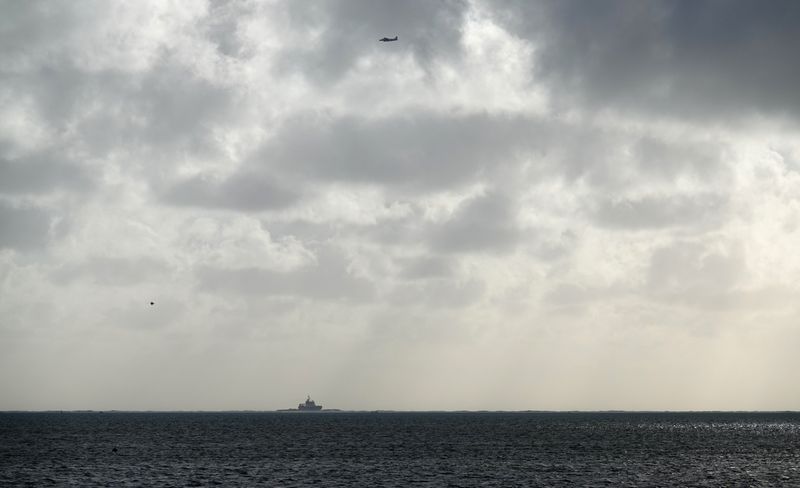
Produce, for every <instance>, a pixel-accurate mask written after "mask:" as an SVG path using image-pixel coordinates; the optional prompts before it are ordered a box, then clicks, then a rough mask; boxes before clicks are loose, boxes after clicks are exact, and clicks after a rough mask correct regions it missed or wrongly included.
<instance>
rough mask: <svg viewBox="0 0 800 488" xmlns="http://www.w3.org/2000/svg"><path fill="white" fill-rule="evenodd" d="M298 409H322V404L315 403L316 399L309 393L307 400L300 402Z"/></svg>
mask: <svg viewBox="0 0 800 488" xmlns="http://www.w3.org/2000/svg"><path fill="white" fill-rule="evenodd" d="M297 409H298V410H302V411H304V412H316V411H319V410H322V405H317V404H316V403H314V400H312V399H311V395H309V396H308V398H306V402H305V403H301V404H299V405H298V406H297Z"/></svg>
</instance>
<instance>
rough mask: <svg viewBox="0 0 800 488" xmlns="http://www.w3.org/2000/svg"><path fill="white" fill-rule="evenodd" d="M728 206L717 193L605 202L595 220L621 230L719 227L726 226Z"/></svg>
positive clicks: (599, 206)
mask: <svg viewBox="0 0 800 488" xmlns="http://www.w3.org/2000/svg"><path fill="white" fill-rule="evenodd" d="M726 204H727V199H726V198H725V197H723V196H720V195H714V194H699V195H687V196H681V195H670V196H658V195H649V196H645V197H641V198H622V199H618V198H614V199H603V200H600V201H599V202H598V205H597V208H596V209H595V210H594V213H593V215H592V217H593V219H594V221H595V222H597V223H598V224H599V225H601V226H604V227H610V228H621V229H658V228H666V227H687V226H697V225H703V224H705V225H708V226H715V225H720V224H721V223H722V221H723V217H724V213H725V211H726V209H727V207H726Z"/></svg>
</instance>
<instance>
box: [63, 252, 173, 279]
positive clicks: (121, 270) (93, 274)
mask: <svg viewBox="0 0 800 488" xmlns="http://www.w3.org/2000/svg"><path fill="white" fill-rule="evenodd" d="M167 271H168V267H167V265H166V263H163V262H161V261H158V260H156V259H152V258H147V257H140V258H110V257H100V256H96V257H92V258H89V259H86V260H85V261H83V262H80V263H70V264H65V265H63V266H61V267H59V268H58V269H56V270H55V271H54V272H53V275H52V276H53V279H54V281H55V282H56V283H59V284H68V283H72V282H73V281H75V280H78V279H87V280H89V281H91V282H92V283H95V284H98V285H101V286H129V285H134V284H137V283H142V282H147V281H154V280H163V279H164V275H165V274H166V273H167Z"/></svg>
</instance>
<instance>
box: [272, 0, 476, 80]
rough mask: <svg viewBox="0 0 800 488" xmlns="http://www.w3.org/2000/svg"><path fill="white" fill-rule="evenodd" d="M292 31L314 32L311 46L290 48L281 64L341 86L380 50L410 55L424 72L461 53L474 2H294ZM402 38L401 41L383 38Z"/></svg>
mask: <svg viewBox="0 0 800 488" xmlns="http://www.w3.org/2000/svg"><path fill="white" fill-rule="evenodd" d="M287 7H288V11H289V21H290V23H291V25H292V28H293V29H295V30H298V31H301V32H302V31H305V32H307V33H308V34H309V39H308V43H307V45H306V46H303V47H302V48H297V49H289V50H286V51H285V52H284V53H283V54H282V56H281V58H280V60H279V62H278V64H279V66H281V67H282V68H283V69H285V70H297V71H300V72H302V73H303V74H304V75H305V76H307V77H308V78H309V79H311V80H313V81H315V82H317V83H335V82H336V81H337V80H338V79H339V78H341V77H342V76H343V75H344V74H345V73H346V72H347V71H348V70H349V69H350V68H352V67H353V66H354V65H355V63H356V62H357V61H358V60H359V58H360V57H362V56H364V55H367V54H374V53H376V52H378V51H380V54H381V55H383V56H393V55H396V54H398V53H403V52H407V51H410V52H411V54H412V55H413V56H414V58H415V59H416V61H417V62H418V63H419V64H420V66H422V67H423V68H428V67H429V66H430V65H431V63H432V62H433V61H434V59H436V58H439V57H452V56H455V55H457V53H458V52H459V50H460V44H459V40H460V38H461V25H462V23H463V16H464V14H465V12H466V10H467V8H468V3H467V2H465V1H460V0H446V1H438V2H428V1H425V0H411V1H403V2H396V1H392V0H377V1H376V0H355V1H353V0H334V1H327V2H314V3H304V2H289V3H288V4H287ZM394 35H397V36H399V38H400V41H401V42H400V43H395V44H387V45H383V44H381V43H379V42H377V40H378V39H379V38H381V37H383V36H390V37H391V36H394Z"/></svg>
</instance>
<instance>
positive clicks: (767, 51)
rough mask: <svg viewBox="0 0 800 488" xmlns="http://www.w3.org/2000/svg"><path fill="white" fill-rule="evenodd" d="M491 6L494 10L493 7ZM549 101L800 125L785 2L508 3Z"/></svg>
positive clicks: (796, 37)
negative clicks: (763, 116)
mask: <svg viewBox="0 0 800 488" xmlns="http://www.w3.org/2000/svg"><path fill="white" fill-rule="evenodd" d="M492 5H495V4H493V3H492ZM503 5H505V6H506V7H508V9H507V10H505V11H504V12H498V14H497V18H498V19H500V20H501V21H503V22H504V24H505V25H507V26H509V27H511V28H512V29H513V30H514V32H515V33H516V34H518V35H520V36H522V37H526V38H529V39H533V40H534V41H535V42H536V43H537V44H538V46H539V50H538V54H537V63H536V66H537V67H536V71H537V76H538V77H539V78H540V79H542V80H545V81H546V82H547V83H549V84H550V85H551V88H552V94H553V95H554V96H555V99H556V100H557V101H560V102H566V103H582V104H588V105H589V106H601V107H616V108H633V109H643V110H647V111H653V112H656V113H667V114H672V115H678V116H691V117H726V116H735V115H738V114H746V113H752V112H766V113H772V114H781V113H788V114H791V115H792V116H794V117H798V116H800V97H798V94H797V90H796V85H797V81H798V80H799V79H800V62H799V61H798V58H797V56H796V53H797V52H798V50H799V49H800V30H798V29H797V25H798V22H800V3H798V2H795V1H793V0H777V1H770V2H762V1H757V0H734V1H715V0H711V1H703V2H697V1H693V0H661V1H652V2H640V1H637V0H616V1H612V2H585V1H580V0H567V1H563V0H558V1H556V0H549V1H545V2H536V3H534V2H527V1H520V2H506V3H504V4H503Z"/></svg>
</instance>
